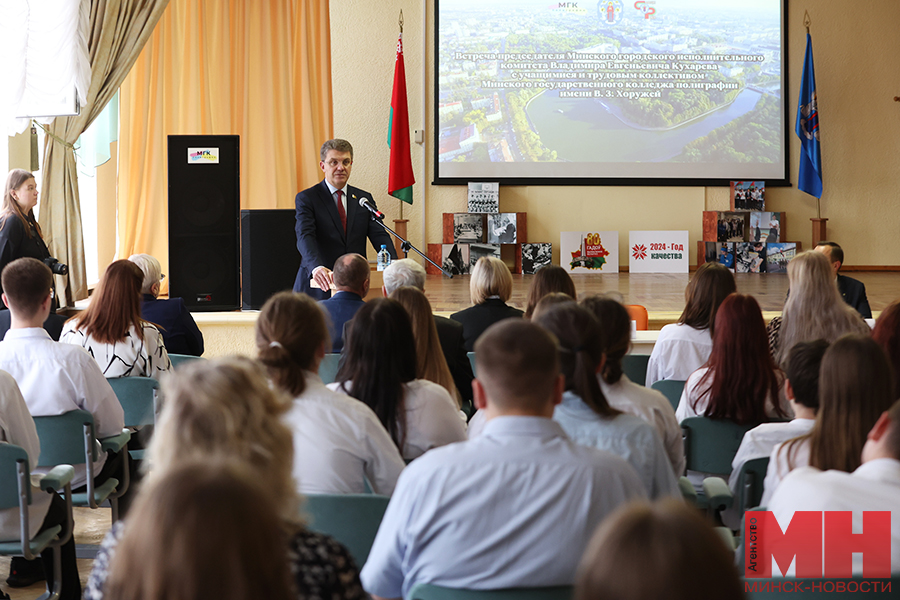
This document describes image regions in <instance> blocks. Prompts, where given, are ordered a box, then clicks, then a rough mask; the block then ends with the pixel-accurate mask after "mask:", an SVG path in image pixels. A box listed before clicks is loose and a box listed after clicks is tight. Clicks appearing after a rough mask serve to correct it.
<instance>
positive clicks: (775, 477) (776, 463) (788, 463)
mask: <svg viewBox="0 0 900 600" xmlns="http://www.w3.org/2000/svg"><path fill="white" fill-rule="evenodd" d="M801 435H802V434H801ZM798 437H799V436H798ZM786 443H787V442H782V443H780V444H778V445H776V446H775V447H774V448H773V449H772V454H770V455H769V468H768V470H767V471H766V480H765V482H764V483H763V487H764V489H763V496H762V500H760V502H759V505H760V506H765V507H767V508H768V506H769V501H770V500H771V499H772V496H773V495H774V494H775V490H776V489H778V486H779V485H780V484H781V481H782V480H783V479H784V478H785V477H787V475H788V473H790V472H791V471H792V470H793V469H799V468H800V467H808V466H809V438H806V439H805V440H803V441H802V442H797V443H796V444H793V445H792V446H791V450H790V456H788V451H787V449H786V448H785V444H786ZM782 448H785V450H784V451H783V452H782Z"/></svg>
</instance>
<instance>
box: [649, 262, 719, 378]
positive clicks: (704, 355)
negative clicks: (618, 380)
mask: <svg viewBox="0 0 900 600" xmlns="http://www.w3.org/2000/svg"><path fill="white" fill-rule="evenodd" d="M736 291H737V286H736V285H735V283H734V275H732V274H731V271H729V270H728V269H726V268H725V267H723V266H722V265H720V264H719V263H703V264H702V265H700V267H699V268H698V269H697V272H696V273H695V274H694V277H693V279H691V280H690V282H689V283H688V284H687V287H686V288H685V290H684V299H685V306H684V311H683V312H682V313H681V316H680V317H679V318H678V322H677V323H672V324H670V325H666V326H665V327H663V328H662V330H661V331H660V332H659V338H657V340H656V344H655V345H654V346H653V352H652V353H651V354H650V361H649V363H648V364H647V379H646V381H645V384H646V386H647V387H650V386H651V385H653V384H654V383H655V382H657V381H660V380H662V379H675V380H678V381H684V380H686V379H687V378H688V375H690V374H691V373H693V372H694V371H696V370H697V369H699V368H700V367H701V366H703V364H704V363H705V362H706V360H707V359H708V358H709V353H710V352H711V351H712V338H713V334H714V333H715V325H716V311H718V310H719V305H720V304H722V301H723V300H725V298H726V297H727V296H728V294H732V293H734V292H736Z"/></svg>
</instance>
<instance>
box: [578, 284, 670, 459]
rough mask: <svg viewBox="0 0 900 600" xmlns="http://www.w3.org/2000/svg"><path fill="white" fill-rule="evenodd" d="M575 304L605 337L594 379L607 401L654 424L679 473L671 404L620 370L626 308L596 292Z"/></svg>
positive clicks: (627, 335) (627, 327) (627, 336)
mask: <svg viewBox="0 0 900 600" xmlns="http://www.w3.org/2000/svg"><path fill="white" fill-rule="evenodd" d="M579 304H580V305H581V306H583V307H584V308H586V309H587V310H589V311H590V312H591V313H592V314H593V315H594V317H596V319H597V321H598V322H599V323H600V329H601V331H602V333H603V338H604V339H605V340H606V348H605V350H604V355H605V357H606V360H605V362H604V363H603V369H601V371H600V373H598V374H597V381H599V382H600V390H601V391H602V392H603V396H604V397H605V398H606V401H607V403H608V404H609V405H610V407H612V408H614V409H617V410H621V411H622V412H626V413H628V414H632V415H635V416H636V417H640V418H641V419H643V420H645V421H646V422H647V423H649V424H650V425H652V426H653V427H655V428H656V433H657V434H659V438H660V440H662V442H663V447H665V449H666V454H667V455H668V457H669V462H670V463H671V465H672V469H673V471H674V473H675V475H676V476H680V475H681V474H682V473H684V442H683V440H682V437H681V435H682V434H681V427H680V426H679V425H678V420H677V419H676V418H675V410H674V409H673V408H672V404H671V403H670V402H669V400H668V399H667V398H666V397H665V396H664V395H662V394H661V393H660V392H658V391H656V390H653V389H650V388H647V387H644V386H643V385H642V382H633V381H631V380H629V379H628V376H627V375H625V373H624V372H623V371H622V360H623V358H624V357H625V355H626V354H628V351H629V349H630V348H631V319H630V317H629V314H628V311H627V310H626V309H625V307H624V306H622V304H621V303H619V302H617V301H616V300H613V299H612V298H609V297H601V296H596V295H593V296H587V297H582V299H581V300H580V301H579Z"/></svg>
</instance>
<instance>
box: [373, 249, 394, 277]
mask: <svg viewBox="0 0 900 600" xmlns="http://www.w3.org/2000/svg"><path fill="white" fill-rule="evenodd" d="M375 264H376V269H377V270H379V271H384V270H385V269H386V268H387V266H388V265H389V264H391V253H390V252H388V249H387V246H385V245H384V244H382V245H381V250H379V251H378V261H377V262H376V263H375Z"/></svg>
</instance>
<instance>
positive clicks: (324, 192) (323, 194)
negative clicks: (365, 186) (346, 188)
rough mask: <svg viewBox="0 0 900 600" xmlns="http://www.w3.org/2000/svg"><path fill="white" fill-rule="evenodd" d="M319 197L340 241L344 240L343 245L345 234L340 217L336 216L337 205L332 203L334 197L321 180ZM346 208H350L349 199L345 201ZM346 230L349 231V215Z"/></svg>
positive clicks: (345, 239)
mask: <svg viewBox="0 0 900 600" xmlns="http://www.w3.org/2000/svg"><path fill="white" fill-rule="evenodd" d="M319 197H320V199H321V200H322V202H323V203H324V204H325V210H326V211H328V214H329V215H331V220H332V221H334V228H335V229H336V230H337V231H338V232H340V234H341V239H342V240H344V243H345V244H346V243H347V233H346V232H345V231H344V227H343V225H341V215H339V214H338V210H337V204H336V203H335V201H334V196H332V195H331V192H330V191H329V190H328V185H327V184H326V183H325V180H324V179H323V180H322V182H321V183H320V184H319ZM347 207H348V208H349V207H350V202H349V199H348V201H347ZM347 230H348V231H349V230H350V215H349V214H348V215H347Z"/></svg>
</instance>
